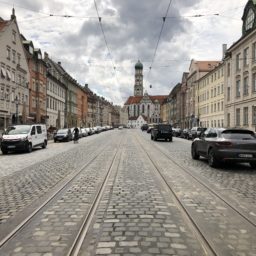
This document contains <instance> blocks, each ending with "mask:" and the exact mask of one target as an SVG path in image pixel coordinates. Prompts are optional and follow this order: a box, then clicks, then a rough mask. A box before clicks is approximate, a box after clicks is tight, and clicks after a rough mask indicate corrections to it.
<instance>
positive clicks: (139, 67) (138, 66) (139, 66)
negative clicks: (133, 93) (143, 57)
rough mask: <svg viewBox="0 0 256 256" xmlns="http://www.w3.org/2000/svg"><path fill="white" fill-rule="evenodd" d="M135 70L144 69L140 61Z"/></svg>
mask: <svg viewBox="0 0 256 256" xmlns="http://www.w3.org/2000/svg"><path fill="white" fill-rule="evenodd" d="M135 69H143V65H142V63H141V62H140V61H139V60H138V62H137V63H136V64H135Z"/></svg>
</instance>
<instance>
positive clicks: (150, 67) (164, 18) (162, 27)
mask: <svg viewBox="0 0 256 256" xmlns="http://www.w3.org/2000/svg"><path fill="white" fill-rule="evenodd" d="M172 1H173V0H170V2H169V5H168V7H167V10H166V14H165V16H164V17H163V23H162V26H161V31H160V34H159V37H158V40H157V44H156V48H155V51H154V55H153V58H152V61H151V64H150V66H149V72H148V75H147V78H148V77H149V75H150V72H151V69H152V66H153V63H154V60H155V57H156V52H157V49H158V45H159V42H160V39H161V35H162V32H163V29H164V24H165V20H166V17H167V15H168V12H169V9H170V6H171V4H172Z"/></svg>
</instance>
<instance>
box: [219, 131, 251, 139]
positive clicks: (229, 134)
mask: <svg viewBox="0 0 256 256" xmlns="http://www.w3.org/2000/svg"><path fill="white" fill-rule="evenodd" d="M221 137H222V138H225V139H231V140H233V139H235V140H255V139H256V137H255V135H254V133H253V132H241V131H224V132H222V134H221Z"/></svg>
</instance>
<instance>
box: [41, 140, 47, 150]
mask: <svg viewBox="0 0 256 256" xmlns="http://www.w3.org/2000/svg"><path fill="white" fill-rule="evenodd" d="M46 146H47V141H46V140H45V141H44V143H43V145H42V148H46Z"/></svg>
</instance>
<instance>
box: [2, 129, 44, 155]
mask: <svg viewBox="0 0 256 256" xmlns="http://www.w3.org/2000/svg"><path fill="white" fill-rule="evenodd" d="M38 146H40V147H42V148H46V146H47V130H46V125H44V124H33V125H13V126H10V127H8V128H7V130H6V131H5V132H4V134H3V136H2V142H1V150H2V152H3V154H7V153H8V152H9V151H27V152H28V153H30V152H31V151H32V149H33V148H35V147H38Z"/></svg>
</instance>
